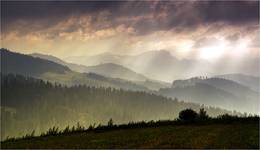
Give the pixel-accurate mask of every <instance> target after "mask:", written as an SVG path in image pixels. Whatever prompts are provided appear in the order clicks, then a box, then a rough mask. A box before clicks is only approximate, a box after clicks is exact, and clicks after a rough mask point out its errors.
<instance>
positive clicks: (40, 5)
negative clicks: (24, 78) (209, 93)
mask: <svg viewBox="0 0 260 150" xmlns="http://www.w3.org/2000/svg"><path fill="white" fill-rule="evenodd" d="M1 3H2V5H1V15H2V20H1V21H2V22H1V25H2V35H3V36H2V42H3V46H4V47H7V48H12V49H17V50H20V51H22V52H25V53H30V52H35V51H37V52H39V51H40V52H43V53H49V54H53V55H56V56H60V57H66V55H67V54H68V52H69V51H72V50H73V54H72V55H88V54H96V53H101V52H106V51H111V52H114V53H121V54H125V53H129V54H132V53H141V52H144V51H149V50H160V49H166V50H169V51H171V52H172V53H173V54H175V55H176V56H178V57H187V58H190V57H192V56H194V54H196V55H200V54H197V53H198V51H201V49H203V48H204V49H205V48H209V47H214V46H215V47H218V43H223V42H224V43H226V45H225V48H223V49H225V51H230V49H232V48H234V47H236V46H237V47H241V45H239V42H243V43H246V47H245V48H246V49H247V50H248V51H249V53H250V55H252V56H253V55H255V54H258V49H259V44H258V43H259V1H189V2H188V1H186V2H181V1H114V2H108V1H107V2H101V1H78V2H73V1H62V2H61V1H60V2H59V1H55V2H54V1H45V2H39V1H38V2H23V1H20V2H15V1H9V2H6V1H5V2H1ZM219 45H221V44H219ZM213 49H214V48H213ZM205 51H206V50H205ZM229 53H230V52H229ZM240 53H241V52H240ZM198 57H199V56H198ZM199 58H200V57H199Z"/></svg>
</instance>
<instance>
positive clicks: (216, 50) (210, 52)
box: [199, 39, 228, 61]
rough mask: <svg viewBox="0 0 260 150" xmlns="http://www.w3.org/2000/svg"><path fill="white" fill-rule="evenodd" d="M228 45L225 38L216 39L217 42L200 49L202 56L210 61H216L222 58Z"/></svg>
mask: <svg viewBox="0 0 260 150" xmlns="http://www.w3.org/2000/svg"><path fill="white" fill-rule="evenodd" d="M227 47H228V43H227V42H226V41H225V40H224V39H220V40H219V41H216V43H210V44H209V45H205V46H203V47H202V48H200V49H199V52H200V55H199V56H200V58H202V59H206V60H209V61H214V60H216V59H218V58H220V57H221V56H222V55H223V54H224V53H225V50H226V49H227Z"/></svg>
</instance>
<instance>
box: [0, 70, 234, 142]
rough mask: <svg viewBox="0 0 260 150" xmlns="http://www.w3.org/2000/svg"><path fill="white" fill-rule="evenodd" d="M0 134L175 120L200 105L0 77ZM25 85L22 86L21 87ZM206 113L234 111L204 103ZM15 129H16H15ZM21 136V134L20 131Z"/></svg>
mask: <svg viewBox="0 0 260 150" xmlns="http://www.w3.org/2000/svg"><path fill="white" fill-rule="evenodd" d="M1 87H4V88H2V89H3V91H2V97H1V98H2V99H1V100H2V101H1V102H2V107H1V113H2V114H1V115H2V120H4V121H2V130H1V131H2V133H1V135H2V136H3V137H5V136H7V135H9V136H19V135H20V134H22V135H24V134H25V133H31V132H32V130H34V129H35V130H36V132H37V133H39V132H41V131H46V130H47V129H48V128H49V127H52V126H54V125H55V126H58V127H60V128H65V126H66V125H70V126H71V125H75V124H76V123H77V122H80V123H81V124H84V125H89V124H94V123H106V122H107V120H108V119H109V118H113V120H115V122H116V123H125V122H129V121H141V120H159V119H173V118H175V117H177V116H178V113H179V112H180V111H181V110H183V109H185V108H193V109H194V110H196V111H198V110H199V109H200V108H201V105H199V104H195V103H186V102H180V101H178V100H176V99H175V100H172V99H169V98H165V97H162V96H158V95H155V94H149V93H145V92H133V91H124V90H116V89H112V88H94V87H87V86H73V87H62V86H61V85H59V84H55V85H54V84H51V83H48V82H47V83H46V82H44V81H42V80H38V79H34V78H25V77H23V76H14V75H8V76H2V82H1ZM24 87H26V88H24ZM205 109H206V111H207V112H208V114H209V115H210V116H217V115H220V114H223V113H232V112H230V111H227V110H223V109H219V108H212V107H205ZM18 131H19V132H18ZM20 136H21V135H20Z"/></svg>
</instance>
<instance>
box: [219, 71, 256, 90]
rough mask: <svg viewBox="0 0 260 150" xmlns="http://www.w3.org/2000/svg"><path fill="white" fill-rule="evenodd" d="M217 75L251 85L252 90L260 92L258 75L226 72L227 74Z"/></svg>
mask: <svg viewBox="0 0 260 150" xmlns="http://www.w3.org/2000/svg"><path fill="white" fill-rule="evenodd" d="M216 77H219V78H224V79H229V80H232V81H235V82H237V83H240V84H243V85H245V86H247V87H250V88H251V89H252V90H255V91H258V92H260V77H258V76H251V75H244V74H225V75H218V76H216Z"/></svg>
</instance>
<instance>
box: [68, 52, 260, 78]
mask: <svg viewBox="0 0 260 150" xmlns="http://www.w3.org/2000/svg"><path fill="white" fill-rule="evenodd" d="M65 60H66V61H68V62H73V63H77V64H83V65H87V66H90V65H98V64H103V63H114V64H119V65H122V66H125V67H127V68H129V69H131V70H133V71H135V72H138V73H141V74H143V75H145V76H146V77H148V78H151V79H156V80H164V81H173V80H177V79H180V78H191V77H194V76H200V75H207V76H215V75H219V74H230V73H234V72H237V73H247V74H254V75H259V63H258V62H259V58H252V59H247V61H242V60H232V58H225V59H224V60H221V61H219V62H217V63H212V62H209V61H206V60H201V59H180V58H177V57H175V56H173V55H171V53H170V52H168V51H167V50H159V51H148V52H144V53H141V54H137V55H117V54H112V53H103V54H98V55H94V56H71V57H68V58H65ZM237 64H239V65H237ZM232 66H236V67H232Z"/></svg>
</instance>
